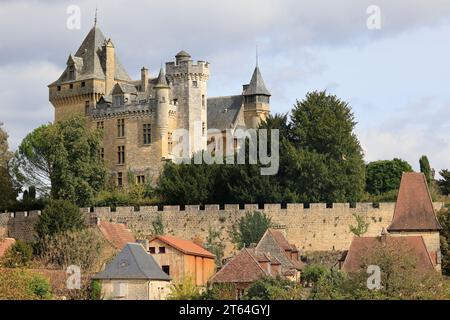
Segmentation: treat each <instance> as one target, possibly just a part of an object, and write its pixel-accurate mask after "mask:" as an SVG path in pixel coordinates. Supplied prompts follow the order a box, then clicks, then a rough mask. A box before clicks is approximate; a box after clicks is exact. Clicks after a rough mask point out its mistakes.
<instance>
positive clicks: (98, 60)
mask: <svg viewBox="0 0 450 320" xmlns="http://www.w3.org/2000/svg"><path fill="white" fill-rule="evenodd" d="M105 41H106V38H105V36H104V35H103V32H102V31H101V30H100V29H99V28H98V27H97V26H94V27H93V28H92V29H91V30H90V31H89V33H88V34H87V36H86V38H85V39H84V40H83V42H82V43H81V46H80V47H79V48H78V50H77V52H76V53H75V57H73V58H72V59H73V60H74V61H75V62H76V63H75V66H76V69H77V70H76V71H77V80H83V79H92V78H95V79H104V78H105V67H106V66H105V59H106V56H105V52H104V50H103V44H104V43H105ZM70 59H71V57H69V60H70ZM79 59H81V60H82V63H81V62H80V60H79ZM114 78H115V79H116V80H122V81H131V78H130V76H129V75H128V73H127V72H126V70H125V68H124V67H123V65H122V64H121V62H120V60H119V59H118V58H117V55H116V56H115V75H114ZM69 80H70V79H69V78H68V69H67V68H66V70H65V71H64V72H63V74H62V75H61V77H60V78H59V79H58V80H57V81H56V83H61V82H65V81H69Z"/></svg>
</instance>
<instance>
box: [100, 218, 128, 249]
mask: <svg viewBox="0 0 450 320" xmlns="http://www.w3.org/2000/svg"><path fill="white" fill-rule="evenodd" d="M98 228H99V230H100V232H101V233H102V235H103V237H104V238H105V239H106V240H107V241H108V242H109V243H111V244H112V245H113V246H114V248H116V249H119V250H122V249H123V248H124V247H125V246H126V245H127V243H130V242H136V239H135V237H134V235H133V233H132V232H131V231H130V230H128V229H127V227H126V226H125V225H124V224H122V223H111V222H108V221H103V220H101V221H100V223H99V225H98Z"/></svg>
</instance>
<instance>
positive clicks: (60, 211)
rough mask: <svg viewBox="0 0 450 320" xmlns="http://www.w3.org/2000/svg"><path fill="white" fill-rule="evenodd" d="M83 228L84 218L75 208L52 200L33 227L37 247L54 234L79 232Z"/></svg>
mask: <svg viewBox="0 0 450 320" xmlns="http://www.w3.org/2000/svg"><path fill="white" fill-rule="evenodd" d="M85 227H86V223H85V218H84V216H83V214H82V213H81V212H80V210H79V209H78V207H77V206H75V205H74V204H72V203H70V202H68V201H64V200H52V201H50V202H49V203H48V204H47V206H46V207H45V209H44V211H43V212H42V214H41V215H40V216H39V219H38V221H37V223H36V225H35V232H36V236H37V239H38V240H37V241H38V244H37V245H38V247H39V245H42V241H44V239H46V238H49V237H52V236H54V235H56V234H59V233H63V232H66V231H76V230H81V229H83V228H85ZM38 251H39V248H38Z"/></svg>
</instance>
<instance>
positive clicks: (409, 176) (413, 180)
mask: <svg viewBox="0 0 450 320" xmlns="http://www.w3.org/2000/svg"><path fill="white" fill-rule="evenodd" d="M441 229H442V227H441V226H440V224H439V222H438V221H437V218H436V214H435V212H434V207H433V202H432V200H431V196H430V191H429V190H428V185H427V182H426V179H425V175H424V174H423V173H416V172H407V173H403V176H402V181H401V183H400V190H399V193H398V198H397V203H396V205H395V211H394V217H393V219H392V223H391V225H390V226H389V227H388V231H419V230H428V231H430V230H441Z"/></svg>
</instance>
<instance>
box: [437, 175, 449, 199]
mask: <svg viewBox="0 0 450 320" xmlns="http://www.w3.org/2000/svg"><path fill="white" fill-rule="evenodd" d="M439 174H440V175H441V177H442V179H441V180H438V181H437V184H438V187H439V189H440V191H441V193H442V194H443V195H444V196H447V195H450V170H447V169H444V170H441V171H440V172H439Z"/></svg>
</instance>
